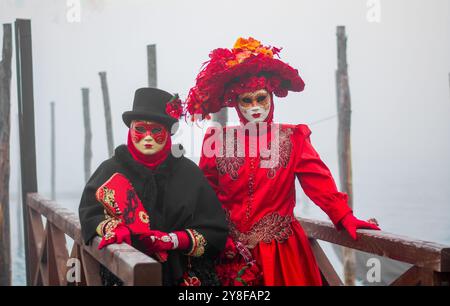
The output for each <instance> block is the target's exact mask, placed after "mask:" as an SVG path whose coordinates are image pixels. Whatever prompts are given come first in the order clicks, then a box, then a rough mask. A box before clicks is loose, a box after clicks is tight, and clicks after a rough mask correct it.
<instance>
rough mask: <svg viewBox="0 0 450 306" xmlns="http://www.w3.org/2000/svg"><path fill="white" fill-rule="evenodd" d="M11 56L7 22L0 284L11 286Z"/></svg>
mask: <svg viewBox="0 0 450 306" xmlns="http://www.w3.org/2000/svg"><path fill="white" fill-rule="evenodd" d="M11 57H12V29H11V24H4V25H3V48H2V59H1V62H0V173H1V176H0V286H8V285H11V237H10V221H9V174H10V161H9V145H10V130H11Z"/></svg>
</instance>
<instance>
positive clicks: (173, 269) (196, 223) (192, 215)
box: [79, 145, 228, 285]
mask: <svg viewBox="0 0 450 306" xmlns="http://www.w3.org/2000/svg"><path fill="white" fill-rule="evenodd" d="M116 172H119V173H122V174H123V175H125V176H126V177H127V178H128V180H129V181H130V182H131V184H132V185H133V187H134V188H135V191H136V193H137V195H138V197H139V199H140V200H141V202H142V204H143V205H144V207H145V209H146V210H147V211H148V213H149V216H150V224H151V229H152V230H159V231H163V232H172V231H177V230H184V229H187V228H189V229H195V230H197V231H198V232H199V233H201V234H202V235H203V236H204V237H205V239H206V241H207V247H206V250H205V254H204V255H203V256H201V257H199V258H192V259H193V260H192V262H191V264H192V263H194V264H193V265H194V266H195V267H194V268H195V269H196V270H197V272H198V273H199V274H202V273H207V274H208V275H209V276H210V275H211V272H212V271H211V269H212V267H213V264H212V259H213V258H214V257H215V256H216V255H217V254H218V252H220V251H221V250H222V249H223V248H224V245H225V241H226V236H227V234H228V228H227V224H226V219H225V213H224V211H223V210H222V208H221V204H220V202H219V200H218V199H217V196H216V194H215V193H214V191H213V189H212V188H211V187H210V185H209V184H208V182H207V180H206V178H205V177H204V176H203V173H202V172H201V170H200V169H199V168H198V166H197V165H196V164H195V163H194V162H192V161H191V160H189V159H187V158H185V157H184V156H181V157H180V158H175V157H173V156H172V154H169V156H168V158H167V159H166V160H165V161H164V162H163V164H161V165H160V166H159V167H158V169H157V170H155V171H152V170H150V169H148V168H146V167H145V166H143V165H142V164H140V163H138V162H136V161H135V160H134V159H133V157H132V156H131V155H130V153H129V151H128V148H127V146H125V145H121V146H119V147H117V148H116V150H115V154H114V156H113V157H112V158H110V159H108V160H106V161H104V162H103V163H102V164H101V165H100V166H99V167H98V168H97V170H96V171H95V172H94V174H92V176H91V178H90V179H89V181H88V183H87V184H86V187H85V189H84V191H83V195H82V197H81V202H80V207H79V215H80V222H81V231H82V235H83V239H84V241H85V242H86V243H89V242H90V241H91V239H92V238H94V237H95V236H96V235H97V234H96V228H97V226H98V224H99V223H100V222H101V221H103V220H104V219H105V215H104V211H103V206H102V205H101V204H100V203H99V202H98V201H97V200H96V198H95V192H96V191H97V189H98V188H99V187H100V186H101V185H102V184H103V183H105V182H106V181H107V180H108V179H109V178H110V177H111V176H112V175H113V174H114V173H116ZM135 241H136V240H133V246H135V247H137V248H139V246H138V245H135ZM187 257H188V256H186V255H184V254H183V252H182V251H169V258H168V260H167V262H166V263H164V264H163V284H164V285H176V284H177V283H178V281H179V280H180V279H181V277H182V276H183V273H184V272H185V271H186V270H187ZM202 266H203V268H204V269H202ZM202 270H203V271H202ZM205 278H207V277H205ZM200 279H201V277H200ZM202 284H208V280H202Z"/></svg>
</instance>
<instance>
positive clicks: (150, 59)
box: [147, 45, 157, 87]
mask: <svg viewBox="0 0 450 306" xmlns="http://www.w3.org/2000/svg"><path fill="white" fill-rule="evenodd" d="M147 68H148V69H147V72H148V87H157V75H156V45H147Z"/></svg>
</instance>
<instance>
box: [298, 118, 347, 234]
mask: <svg viewBox="0 0 450 306" xmlns="http://www.w3.org/2000/svg"><path fill="white" fill-rule="evenodd" d="M310 135H311V130H310V129H309V128H308V126H306V125H304V124H299V125H297V126H296V129H295V133H294V137H295V138H296V139H295V142H296V145H297V146H298V145H299V150H298V152H297V153H296V164H295V173H296V175H297V178H298V179H299V181H300V185H301V186H302V188H303V190H304V191H305V194H306V195H307V196H308V197H309V198H310V199H311V200H312V201H313V202H314V203H315V204H316V205H317V206H319V207H320V208H321V209H322V210H323V211H324V212H325V213H326V214H327V215H328V217H329V218H330V219H331V221H332V222H333V224H334V225H335V226H336V227H338V223H339V221H340V220H341V219H342V218H343V217H344V216H345V215H346V214H348V213H349V212H351V209H350V207H348V205H347V200H348V197H347V194H345V193H342V192H339V191H338V189H337V187H336V183H335V181H334V179H333V177H332V175H331V172H330V170H329V169H328V167H327V166H326V165H325V163H324V162H323V161H322V160H321V159H320V156H319V154H318V153H317V152H316V150H315V149H314V147H313V146H312V144H311V140H310V137H309V136H310Z"/></svg>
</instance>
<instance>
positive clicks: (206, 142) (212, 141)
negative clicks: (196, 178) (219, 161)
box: [199, 128, 220, 194]
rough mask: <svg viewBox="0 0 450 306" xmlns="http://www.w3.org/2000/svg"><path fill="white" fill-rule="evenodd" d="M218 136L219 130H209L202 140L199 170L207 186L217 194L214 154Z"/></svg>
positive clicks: (217, 182)
mask: <svg viewBox="0 0 450 306" xmlns="http://www.w3.org/2000/svg"><path fill="white" fill-rule="evenodd" d="M219 134H220V129H218V128H209V129H208V130H207V131H206V134H205V137H204V138H203V144H202V152H201V155H200V161H199V168H200V169H201V170H202V172H203V175H204V176H205V177H206V179H207V180H208V182H209V185H210V186H211V187H212V188H213V189H214V191H215V192H216V194H217V193H218V185H219V173H218V171H217V167H216V156H217V155H216V153H217V149H218V148H217V144H218V142H217V141H216V140H217V137H218V136H219Z"/></svg>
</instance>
